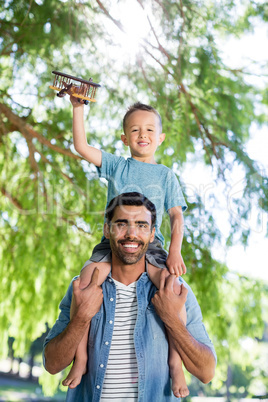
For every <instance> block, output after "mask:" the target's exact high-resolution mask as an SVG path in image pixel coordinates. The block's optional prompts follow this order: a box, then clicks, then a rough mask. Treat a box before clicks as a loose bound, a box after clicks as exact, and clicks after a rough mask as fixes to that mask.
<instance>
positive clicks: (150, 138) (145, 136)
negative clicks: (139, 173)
mask: <svg viewBox="0 0 268 402" xmlns="http://www.w3.org/2000/svg"><path fill="white" fill-rule="evenodd" d="M121 139H122V141H123V142H124V144H125V145H127V146H129V147H130V151H131V156H132V157H133V158H134V159H137V160H139V161H141V162H146V163H153V164H155V163H156V162H155V160H154V154H155V151H156V149H157V147H158V146H159V145H160V144H161V143H162V142H163V141H164V139H165V134H164V133H161V126H160V122H159V118H158V116H157V115H156V114H155V113H153V112H148V111H146V110H137V111H135V112H133V113H132V114H131V115H130V116H129V117H128V119H127V122H126V128H125V134H123V135H122V136H121Z"/></svg>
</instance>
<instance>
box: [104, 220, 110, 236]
mask: <svg viewBox="0 0 268 402" xmlns="http://www.w3.org/2000/svg"><path fill="white" fill-rule="evenodd" d="M103 234H104V236H105V237H106V239H110V226H109V225H108V223H107V222H105V224H104V228H103Z"/></svg>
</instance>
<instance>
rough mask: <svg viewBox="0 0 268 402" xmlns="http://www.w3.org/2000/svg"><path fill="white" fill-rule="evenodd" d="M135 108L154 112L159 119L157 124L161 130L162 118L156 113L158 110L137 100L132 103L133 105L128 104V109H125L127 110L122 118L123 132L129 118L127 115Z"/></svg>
mask: <svg viewBox="0 0 268 402" xmlns="http://www.w3.org/2000/svg"><path fill="white" fill-rule="evenodd" d="M137 110H145V111H146V112H152V113H154V114H155V115H156V116H157V117H158V119H159V124H160V128H161V131H162V119H161V116H160V114H159V113H158V111H157V110H156V109H154V108H153V107H152V106H149V105H145V104H144V103H140V102H137V103H134V105H132V106H130V107H129V108H128V110H127V112H126V114H125V116H124V118H123V130H124V132H125V129H126V125H127V119H128V118H129V116H130V115H131V114H132V113H134V112H136V111H137Z"/></svg>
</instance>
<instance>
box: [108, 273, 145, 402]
mask: <svg viewBox="0 0 268 402" xmlns="http://www.w3.org/2000/svg"><path fill="white" fill-rule="evenodd" d="M113 281H114V283H115V285H116V307H115V318H114V331H113V338H112V343H111V348H110V353H109V359H108V363H107V368H106V372H105V377H104V382H103V388H102V394H101V402H104V401H109V402H110V401H113V402H123V401H128V402H135V401H137V400H138V365H137V359H136V354H135V347H134V327H135V323H136V318H137V310H138V308H137V295H136V284H137V282H134V283H131V284H130V285H128V286H126V285H124V284H123V283H120V282H118V281H116V280H114V279H113Z"/></svg>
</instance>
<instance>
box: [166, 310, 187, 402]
mask: <svg viewBox="0 0 268 402" xmlns="http://www.w3.org/2000/svg"><path fill="white" fill-rule="evenodd" d="M181 318H182V320H183V322H184V324H186V320H187V318H186V309H185V306H184V308H183V310H182V311H181ZM168 343H169V359H168V362H169V372H170V377H171V379H172V391H173V394H174V395H175V396H176V397H177V398H184V397H186V396H187V395H189V389H188V387H187V384H186V380H185V376H184V372H183V368H182V360H181V357H180V355H179V353H178V352H177V350H176V349H175V347H174V344H173V340H172V337H171V336H170V335H169V333H168Z"/></svg>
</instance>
